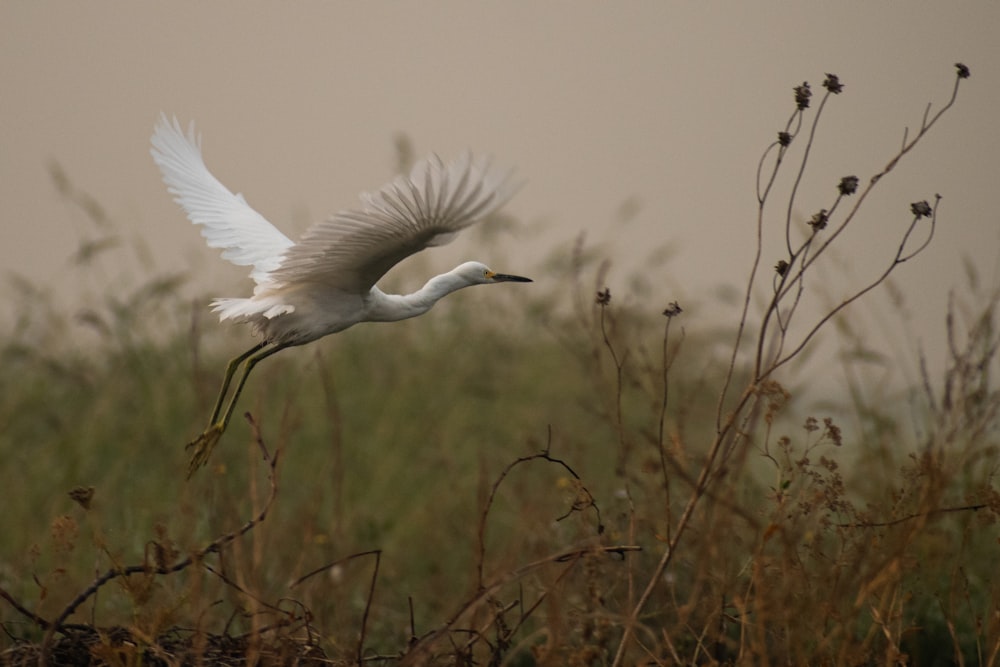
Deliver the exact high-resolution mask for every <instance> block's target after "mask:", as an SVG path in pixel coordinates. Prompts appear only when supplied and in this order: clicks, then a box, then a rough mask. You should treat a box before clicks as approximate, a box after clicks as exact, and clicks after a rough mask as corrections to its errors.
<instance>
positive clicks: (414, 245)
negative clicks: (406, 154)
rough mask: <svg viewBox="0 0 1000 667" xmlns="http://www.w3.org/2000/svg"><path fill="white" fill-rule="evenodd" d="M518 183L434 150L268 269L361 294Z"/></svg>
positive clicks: (277, 278) (281, 279)
mask: <svg viewBox="0 0 1000 667" xmlns="http://www.w3.org/2000/svg"><path fill="white" fill-rule="evenodd" d="M515 189H516V188H515V187H513V186H512V184H511V182H510V178H509V173H502V174H498V173H497V172H495V171H494V170H493V169H492V168H491V164H490V161H488V160H475V159H473V158H472V156H471V155H468V154H466V155H463V156H462V157H461V158H460V159H458V160H456V161H454V162H451V163H449V164H447V165H445V164H444V163H443V162H442V161H441V160H440V158H438V157H437V156H436V155H434V156H431V157H429V158H427V159H426V160H422V161H421V162H420V163H418V164H417V165H416V166H415V167H414V168H413V170H412V171H411V172H410V175H409V177H399V178H397V179H395V180H394V181H392V182H391V183H389V184H387V185H385V186H384V187H382V189H381V190H378V191H377V192H374V193H366V194H363V195H362V196H361V201H362V206H361V208H359V209H353V210H347V211H342V212H340V213H337V214H336V215H334V216H332V217H331V218H330V219H328V220H326V221H324V222H320V223H317V224H315V225H313V226H312V227H310V228H309V229H308V230H306V232H305V234H304V235H303V236H302V239H301V240H300V241H299V242H298V243H296V244H295V245H293V246H291V247H290V248H288V250H287V251H286V252H285V255H284V257H283V258H282V259H281V265H280V266H279V267H277V268H276V269H274V270H273V271H272V272H271V274H270V275H269V280H271V281H273V284H274V285H275V286H276V287H280V286H283V285H292V284H296V283H311V284H317V283H318V284H323V285H325V286H327V287H330V288H332V289H338V290H345V291H350V292H354V293H358V294H365V293H367V292H368V290H370V289H371V287H372V286H373V285H374V284H375V283H376V282H377V281H378V280H379V278H381V277H382V276H383V275H385V273H386V272H387V271H388V270H389V269H390V268H392V266H393V265H395V264H396V263H398V262H399V261H401V260H403V259H405V258H406V257H408V256H410V255H412V254H414V253H417V252H420V251H421V250H423V249H424V248H428V247H431V246H436V245H443V244H444V243H447V242H448V241H450V240H451V239H452V238H454V236H455V235H456V234H457V233H458V232H460V231H461V230H463V229H465V228H466V227H468V226H470V225H473V224H475V223H476V222H478V221H479V220H481V219H482V218H483V217H485V216H486V215H488V214H489V213H491V212H492V211H494V210H496V209H497V208H498V207H499V206H501V205H502V204H503V203H505V202H506V201H507V200H508V199H509V198H510V197H511V195H512V194H513V193H514V190H515Z"/></svg>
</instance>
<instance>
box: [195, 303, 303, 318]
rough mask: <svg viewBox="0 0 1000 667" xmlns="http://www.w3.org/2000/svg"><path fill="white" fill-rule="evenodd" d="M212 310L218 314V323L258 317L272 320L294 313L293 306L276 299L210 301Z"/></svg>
mask: <svg viewBox="0 0 1000 667" xmlns="http://www.w3.org/2000/svg"><path fill="white" fill-rule="evenodd" d="M212 310H213V311H214V312H217V313H218V314H219V321H220V322H221V321H225V320H233V321H235V322H246V321H249V320H254V319H256V318H258V317H264V318H266V319H272V318H275V317H277V316H278V315H285V314H286V313H292V312H295V306H293V305H291V304H288V303H284V302H283V301H282V300H281V299H278V298H276V297H264V298H262V299H261V298H253V299H243V298H224V299H215V300H214V301H212Z"/></svg>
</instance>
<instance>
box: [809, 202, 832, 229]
mask: <svg viewBox="0 0 1000 667" xmlns="http://www.w3.org/2000/svg"><path fill="white" fill-rule="evenodd" d="M829 219H830V215H829V214H828V213H827V212H826V209H825V208H821V209H820V210H819V213H816V214H815V215H813V217H812V218H810V219H809V226H810V227H812V228H813V229H815V230H816V231H819V230H821V229H826V223H827V221H828V220H829Z"/></svg>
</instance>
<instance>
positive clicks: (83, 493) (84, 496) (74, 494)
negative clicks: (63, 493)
mask: <svg viewBox="0 0 1000 667" xmlns="http://www.w3.org/2000/svg"><path fill="white" fill-rule="evenodd" d="M67 495H69V497H70V498H72V499H73V500H74V501H76V502H77V504H79V505H80V507H82V508H83V509H85V510H89V509H90V503H91V502H92V501H93V499H94V487H92V486H77V487H75V488H74V489H73V490H72V491H70V492H69V493H68V494H67Z"/></svg>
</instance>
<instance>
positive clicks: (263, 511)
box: [0, 413, 287, 665]
mask: <svg viewBox="0 0 1000 667" xmlns="http://www.w3.org/2000/svg"><path fill="white" fill-rule="evenodd" d="M245 416H246V419H247V421H248V422H249V423H250V428H251V430H252V432H253V438H254V442H255V443H256V444H257V447H258V449H259V450H260V453H261V456H262V457H263V459H264V461H265V463H266V464H267V478H268V484H269V487H270V490H269V493H268V496H267V499H266V500H265V502H264V504H263V506H262V507H261V508H260V510H259V511H258V512H256V513H255V514H254V516H253V517H251V518H250V519H248V520H247V521H246V522H245V523H244V524H243V525H242V526H240V527H239V528H237V529H235V530H233V531H230V532H228V533H225V534H223V535H220V536H218V537H216V538H215V539H214V540H212V541H211V542H209V543H208V544H206V545H204V546H202V547H200V548H199V549H196V550H195V551H193V552H192V553H190V554H189V555H188V556H187V557H185V558H183V559H181V560H179V561H177V562H173V563H172V562H170V561H171V560H172V559H173V558H175V557H176V556H177V552H176V550H175V549H174V548H173V546H172V545H171V544H170V543H169V540H168V539H166V538H165V536H162V535H161V536H160V537H161V539H160V540H159V541H154V542H151V543H150V544H148V545H147V549H146V558H145V561H144V562H143V563H142V564H140V565H119V566H115V567H111V568H109V569H108V570H106V571H105V572H104V573H103V574H101V575H99V576H98V577H97V578H96V579H94V581H93V582H92V583H91V584H90V585H89V586H87V587H86V588H85V589H83V590H82V591H80V593H79V594H78V595H77V596H76V597H75V598H74V599H73V600H72V601H71V602H70V603H69V604H67V605H66V606H65V607H64V608H63V610H62V611H61V612H60V613H59V615H58V616H56V618H55V619H54V620H52V621H48V620H46V619H44V618H42V617H41V616H38V615H37V614H35V613H33V612H31V611H30V610H28V609H27V608H25V607H24V606H23V605H21V604H20V603H19V602H18V601H17V600H15V599H14V598H13V597H12V596H11V595H10V594H9V593H7V592H6V591H3V590H0V597H3V598H4V599H5V600H7V601H8V602H9V603H10V604H11V605H12V606H13V607H14V608H15V609H17V610H18V611H19V612H20V613H22V614H23V615H25V616H26V617H28V618H29V619H30V620H31V621H32V622H33V623H35V624H36V625H37V626H38V627H39V628H41V629H44V630H45V631H46V632H45V635H44V638H43V639H42V642H41V645H40V648H39V664H42V665H45V664H49V660H50V657H51V655H50V654H51V646H52V641H53V638H54V636H55V634H56V633H57V632H65V631H66V630H67V629H87V630H90V629H92V628H90V627H89V626H79V625H75V624H67V623H66V620H67V619H68V618H69V617H70V616H71V615H73V613H74V612H76V610H77V609H79V607H80V606H81V605H82V604H83V603H84V602H86V601H87V600H88V599H90V598H91V597H93V596H95V595H96V594H97V592H98V591H99V590H100V589H101V588H103V587H104V586H105V585H107V584H108V583H110V582H112V581H115V580H116V579H120V578H128V577H131V576H133V575H144V576H146V577H153V576H157V575H161V576H162V575H171V574H175V573H177V572H181V571H183V570H186V569H187V568H189V567H191V566H192V565H200V566H202V567H205V568H206V569H207V570H209V571H210V572H212V573H214V574H215V575H216V576H218V577H219V578H220V579H222V580H223V581H224V582H225V583H227V584H228V585H230V586H232V587H234V588H236V589H237V590H239V591H240V592H241V593H243V594H247V595H249V593H248V592H247V591H245V590H244V589H243V588H242V587H240V586H238V585H237V584H236V583H235V582H233V581H231V580H229V579H228V578H227V577H226V576H225V575H223V574H222V573H220V572H218V571H216V570H214V569H213V568H211V567H210V566H209V565H207V564H206V563H205V562H204V561H205V557H206V556H208V555H210V554H213V553H220V552H221V551H222V550H223V549H224V548H225V547H226V546H227V545H229V544H231V543H232V542H233V541H234V540H236V539H238V538H240V537H242V536H243V535H246V534H247V533H249V532H250V531H251V530H253V529H254V528H255V527H257V526H258V525H260V524H261V523H262V522H263V521H264V520H265V519H266V518H267V514H268V512H269V511H270V509H271V506H272V505H273V503H274V500H275V498H276V497H277V494H278V477H277V465H278V459H279V455H280V453H281V450H280V449H278V450H276V451H275V452H274V453H273V454H271V453H270V452H269V451H268V449H267V446H266V445H265V444H264V440H263V437H262V436H261V433H260V428H259V426H258V424H257V422H256V420H254V418H253V417H252V416H251V415H250V413H246V415H245ZM71 495H74V496H75V495H79V494H78V492H77V490H74V491H73V492H71ZM74 499H76V498H74ZM88 500H89V499H88ZM78 502H79V501H78ZM268 606H270V605H268ZM279 611H280V610H279ZM282 615H286V614H285V612H282ZM285 624H287V623H285Z"/></svg>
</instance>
